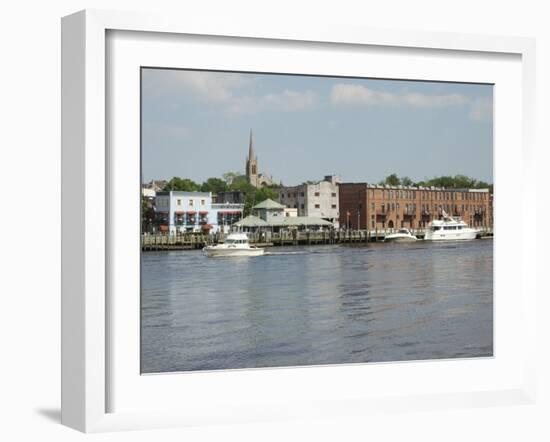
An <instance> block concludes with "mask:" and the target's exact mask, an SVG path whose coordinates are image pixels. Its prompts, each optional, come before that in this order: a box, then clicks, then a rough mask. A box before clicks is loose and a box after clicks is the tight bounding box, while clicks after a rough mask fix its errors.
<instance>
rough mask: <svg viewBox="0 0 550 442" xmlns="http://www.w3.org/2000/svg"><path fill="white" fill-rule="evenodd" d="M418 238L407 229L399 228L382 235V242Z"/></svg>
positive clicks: (405, 240)
mask: <svg viewBox="0 0 550 442" xmlns="http://www.w3.org/2000/svg"><path fill="white" fill-rule="evenodd" d="M417 239H418V238H417V237H416V236H414V235H413V234H412V233H411V232H410V231H409V229H399V230H398V231H397V232H395V233H391V234H389V235H386V236H385V237H384V242H411V241H416V240H417Z"/></svg>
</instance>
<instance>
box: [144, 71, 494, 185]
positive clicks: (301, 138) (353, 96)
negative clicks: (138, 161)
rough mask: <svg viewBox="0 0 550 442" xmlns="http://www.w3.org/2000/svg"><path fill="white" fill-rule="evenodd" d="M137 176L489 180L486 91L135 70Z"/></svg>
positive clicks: (489, 92)
mask: <svg viewBox="0 0 550 442" xmlns="http://www.w3.org/2000/svg"><path fill="white" fill-rule="evenodd" d="M141 98H142V177H143V181H144V182H147V181H150V180H151V179H170V178H172V177H173V176H179V177H182V178H190V179H192V180H194V181H196V182H199V183H201V182H203V181H205V180H206V179H207V178H209V177H221V176H222V175H223V174H224V173H225V172H228V171H235V172H239V173H243V174H244V171H245V170H244V169H245V160H246V155H247V154H248V142H249V133H250V131H251V130H252V132H253V139H254V148H255V151H256V155H257V157H258V162H259V171H260V172H261V173H264V174H267V175H271V176H272V177H273V179H274V181H275V182H277V183H279V182H282V183H283V184H284V185H296V184H300V183H302V182H304V181H307V180H320V179H322V178H323V177H324V176H325V175H330V174H338V175H340V176H341V177H342V180H343V181H344V182H369V183H376V182H378V181H380V180H382V179H384V178H385V177H386V176H388V175H390V174H391V173H397V174H398V175H399V176H401V177H403V176H408V177H410V178H412V179H413V180H422V179H427V178H432V177H435V176H441V175H456V174H464V175H467V176H470V177H473V178H476V179H479V180H483V181H486V182H489V183H492V182H493V87H492V85H485V84H484V85H481V84H466V83H443V82H419V81H404V80H383V79H364V78H343V77H317V76H296V75H281V74H255V73H230V72H213V71H190V70H166V69H151V68H143V69H142V97H141Z"/></svg>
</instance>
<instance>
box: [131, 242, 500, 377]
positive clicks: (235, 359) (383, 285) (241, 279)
mask: <svg viewBox="0 0 550 442" xmlns="http://www.w3.org/2000/svg"><path fill="white" fill-rule="evenodd" d="M492 353H493V241H492V240H474V241H465V242H452V243H432V242H423V241H419V242H417V243H412V244H383V243H378V244H377V243H374V244H368V245H362V246H346V245H334V246H333V245H331V246H308V247H280V248H279V247H277V248H270V249H267V250H266V254H265V255H264V256H261V257H251V258H208V257H206V256H205V255H204V254H203V253H202V252H201V251H171V252H147V253H142V294H141V369H142V373H160V372H173V371H189V370H217V369H233V368H251V367H281V366H299V365H320V364H343V363H358V362H361V363H363V362H380V361H404V360H424V359H434V358H465V357H482V356H491V355H492Z"/></svg>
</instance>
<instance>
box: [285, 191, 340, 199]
mask: <svg viewBox="0 0 550 442" xmlns="http://www.w3.org/2000/svg"><path fill="white" fill-rule="evenodd" d="M313 195H314V196H321V193H320V192H315V193H314V194H313ZM297 196H298V192H294V193H287V194H286V197H287V198H296V197H297ZM300 196H301V197H305V193H304V192H300ZM330 196H331V197H333V198H336V196H337V195H336V192H332V193H331V194H330ZM284 198H285V194H284V193H281V199H284Z"/></svg>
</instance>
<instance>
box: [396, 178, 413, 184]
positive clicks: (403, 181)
mask: <svg viewBox="0 0 550 442" xmlns="http://www.w3.org/2000/svg"><path fill="white" fill-rule="evenodd" d="M398 179H399V178H398ZM401 184H403V185H404V186H413V185H414V182H413V180H411V179H410V178H409V177H408V176H404V177H403V178H401Z"/></svg>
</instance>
